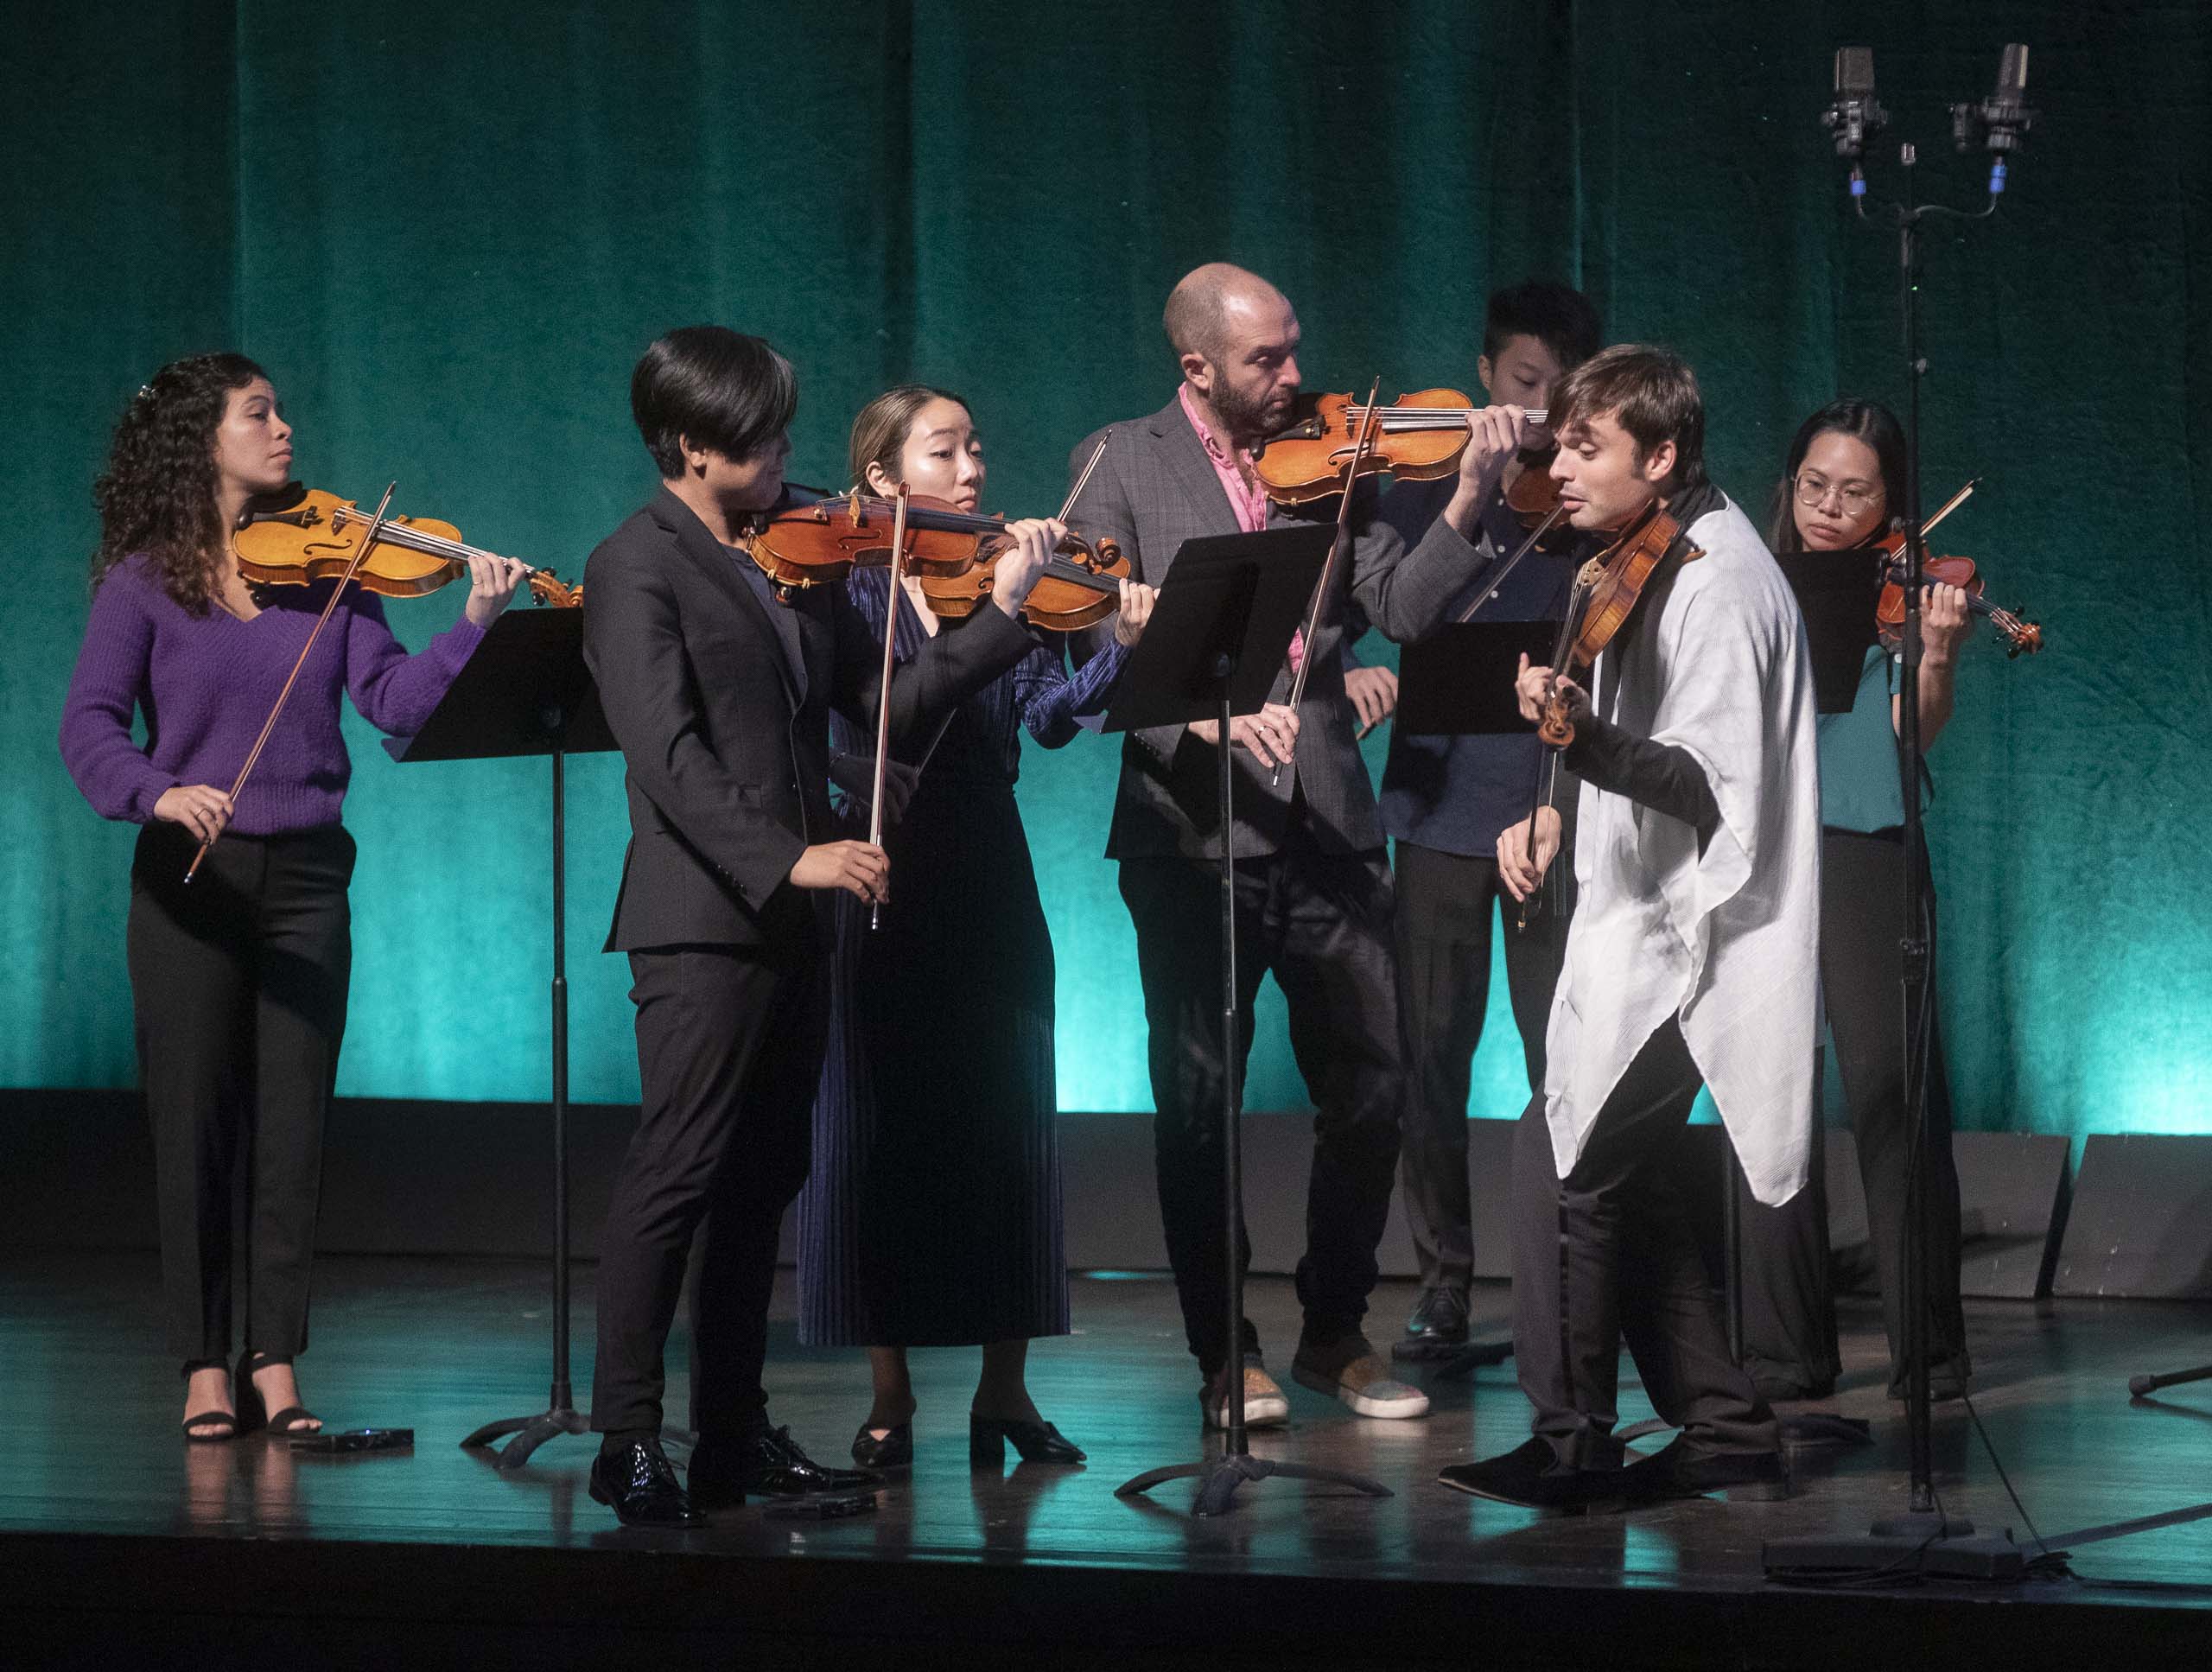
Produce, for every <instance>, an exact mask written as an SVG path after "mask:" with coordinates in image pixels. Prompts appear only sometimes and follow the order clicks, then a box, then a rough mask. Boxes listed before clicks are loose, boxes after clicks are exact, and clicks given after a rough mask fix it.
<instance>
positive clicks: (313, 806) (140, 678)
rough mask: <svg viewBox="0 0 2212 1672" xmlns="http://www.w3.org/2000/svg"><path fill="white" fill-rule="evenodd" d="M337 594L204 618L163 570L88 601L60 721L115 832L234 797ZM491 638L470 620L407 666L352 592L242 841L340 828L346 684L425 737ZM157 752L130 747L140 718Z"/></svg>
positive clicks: (65, 745)
mask: <svg viewBox="0 0 2212 1672" xmlns="http://www.w3.org/2000/svg"><path fill="white" fill-rule="evenodd" d="M329 596H330V583H329V582H317V583H315V584H314V585H311V586H304V587H284V588H279V589H277V595H276V601H275V602H274V603H273V604H272V605H270V607H268V608H265V609H264V610H263V611H262V612H261V613H260V614H259V615H257V616H256V617H255V618H254V619H253V620H251V621H241V620H238V618H237V617H236V616H234V615H232V614H230V613H228V612H226V611H225V610H222V609H219V608H211V609H210V610H209V611H208V612H207V614H206V615H204V616H194V615H189V614H188V613H185V611H184V610H182V609H181V608H180V607H178V606H177V604H176V602H175V600H173V599H172V598H170V596H169V595H168V593H167V592H165V591H163V590H162V585H161V582H159V581H158V580H157V579H156V578H155V575H154V572H153V569H152V567H151V565H149V563H146V561H145V560H144V559H143V558H140V557H131V558H128V559H126V560H125V561H124V562H123V563H118V564H117V565H116V566H115V568H114V569H111V570H110V571H109V572H108V575H107V578H106V579H105V581H104V582H101V584H100V588H99V592H98V593H97V594H94V596H93V599H92V620H90V622H89V623H87V624H86V628H85V645H84V648H83V649H82V650H81V651H79V652H78V655H77V671H76V672H75V674H74V675H73V676H72V677H71V678H70V681H69V696H68V700H67V702H66V703H64V705H63V707H62V710H61V759H62V762H63V764H64V765H66V766H67V767H68V768H69V775H70V776H71V777H72V778H73V779H76V780H77V787H78V788H79V790H81V791H84V793H85V799H86V800H87V801H89V802H91V803H92V809H93V811H96V812H98V813H99V815H100V816H101V817H103V818H123V819H130V820H131V821H133V822H135V823H140V824H143V823H148V822H149V820H151V819H152V817H154V803H155V802H156V801H157V800H159V799H160V798H161V797H162V792H163V791H166V790H169V789H173V788H175V786H176V785H180V784H212V785H214V786H215V787H216V788H217V789H219V790H227V789H229V788H230V787H231V785H232V781H233V780H234V779H236V778H237V777H238V768H239V767H240V766H243V765H245V758H246V753H247V752H248V751H249V750H251V748H252V747H253V740H254V739H255V738H256V737H257V736H259V735H260V734H261V727H262V723H263V722H264V721H265V720H267V719H268V717H269V709H270V705H271V704H273V703H274V702H276V700H277V692H278V691H280V690H283V686H284V677H285V676H286V675H287V674H289V672H290V671H291V670H292V664H293V662H294V661H296V659H297V658H298V657H299V653H300V647H301V646H302V645H304V644H306V643H307V641H308V632H309V631H310V630H311V629H312V628H313V627H314V626H315V617H316V616H317V615H318V614H319V613H321V610H322V607H323V604H324V602H325V601H327V599H328V598H329ZM483 637H484V633H483V629H482V628H480V627H477V626H472V625H471V624H470V623H469V621H468V620H467V618H466V617H463V618H462V619H461V620H458V621H456V622H454V624H453V626H450V627H448V628H447V629H446V630H445V631H444V632H443V633H440V634H439V635H438V636H437V637H436V638H435V639H432V640H431V641H430V643H429V646H428V647H427V648H425V649H424V650H423V652H422V653H421V654H420V655H417V656H410V655H409V654H408V653H407V652H406V651H405V650H404V648H403V647H402V646H401V645H400V643H399V641H398V640H397V639H394V638H393V637H392V636H391V628H390V627H389V626H386V625H385V619H384V603H383V601H382V600H381V599H379V598H378V597H377V595H376V594H373V593H368V592H363V591H361V590H360V589H359V588H348V589H347V596H346V600H345V601H343V602H341V603H340V605H339V607H338V608H337V610H336V611H335V612H334V613H333V614H332V616H331V618H330V624H329V626H326V627H325V628H324V629H323V630H322V636H321V638H320V639H316V640H315V654H314V655H313V656H312V657H310V658H308V664H307V666H305V667H304V668H302V669H301V671H300V683H299V684H298V685H297V686H296V687H295V688H294V689H293V691H292V697H291V701H289V702H287V703H286V704H285V705H284V712H283V715H282V717H280V718H279V719H278V720H277V729H276V730H275V731H274V732H272V733H270V738H269V746H268V747H266V748H264V750H263V751H262V752H261V759H260V760H259V761H258V762H257V764H256V765H255V766H254V769H253V776H252V777H251V778H250V779H247V780H246V785H245V791H244V792H243V793H241V794H240V795H239V797H238V810H237V812H236V815H235V817H233V819H232V823H231V826H230V828H231V829H232V830H236V831H237V832H238V833H239V834H240V835H242V836H275V835H278V834H280V833H282V832H283V831H286V830H313V829H315V827H316V826H317V825H321V824H334V823H337V822H338V812H339V808H340V805H341V804H343V803H344V801H345V799H346V780H347V779H350V778H351V777H352V776H353V762H352V761H351V760H348V759H347V757H346V742H345V739H344V737H343V736H342V735H341V734H340V731H339V728H338V693H339V690H340V687H341V686H342V687H343V688H344V689H345V690H346V691H347V692H348V693H349V694H350V695H351V696H352V697H353V706H354V707H355V708H356V709H359V710H360V712H361V715H362V716H363V717H364V718H365V719H366V720H367V721H368V722H369V723H370V724H371V725H372V726H374V727H376V728H378V730H379V731H382V732H385V733H388V734H391V735H393V736H397V737H404V736H406V735H408V734H411V733H413V732H416V731H417V730H419V729H421V728H422V725H423V722H424V721H426V720H428V719H429V717H430V711H431V710H432V709H435V708H436V707H437V705H438V699H439V698H440V697H441V696H444V695H445V690H446V687H447V686H448V685H449V684H451V683H453V679H454V675H455V674H457V673H459V672H460V671H461V666H462V664H464V663H466V662H467V660H468V658H469V653H470V652H472V651H474V649H475V648H476V645H477V641H478V640H480V639H482V638H483ZM134 707H135V708H140V709H144V710H145V714H146V745H145V747H143V748H141V747H139V746H138V745H137V743H136V742H134V741H131V736H130V714H131V709H133V708H134Z"/></svg>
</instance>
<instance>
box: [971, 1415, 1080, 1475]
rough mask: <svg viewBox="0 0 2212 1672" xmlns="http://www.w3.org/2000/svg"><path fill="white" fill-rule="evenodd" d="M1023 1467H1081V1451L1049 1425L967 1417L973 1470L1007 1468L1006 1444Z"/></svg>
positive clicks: (973, 1416)
mask: <svg viewBox="0 0 2212 1672" xmlns="http://www.w3.org/2000/svg"><path fill="white" fill-rule="evenodd" d="M1008 1440H1012V1441H1013V1442H1014V1450H1015V1451H1017V1452H1019V1453H1020V1454H1021V1460H1022V1461H1023V1462H1024V1463H1080V1462H1082V1461H1083V1460H1084V1454H1083V1451H1082V1449H1081V1448H1080V1447H1079V1446H1077V1445H1076V1444H1075V1442H1074V1441H1073V1440H1070V1439H1069V1438H1068V1437H1067V1436H1066V1435H1065V1434H1062V1433H1061V1432H1060V1431H1059V1430H1058V1428H1055V1427H1053V1426H1052V1424H1051V1423H1049V1422H1027V1421H1021V1420H1020V1419H1019V1418H1008V1417H997V1416H978V1415H976V1414H975V1412H973V1411H970V1412H969V1413H968V1465H969V1467H970V1468H974V1469H997V1468H1002V1467H1004V1466H1005V1464H1006V1445H1007V1441H1008Z"/></svg>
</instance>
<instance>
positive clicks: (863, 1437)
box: [853, 1422, 914, 1471]
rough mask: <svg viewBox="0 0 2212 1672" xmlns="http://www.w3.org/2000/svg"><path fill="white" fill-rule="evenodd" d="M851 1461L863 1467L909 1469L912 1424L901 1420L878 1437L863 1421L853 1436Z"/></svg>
mask: <svg viewBox="0 0 2212 1672" xmlns="http://www.w3.org/2000/svg"><path fill="white" fill-rule="evenodd" d="M853 1461H854V1462H855V1463H857V1464H859V1465H861V1468H863V1469H872V1470H876V1471H881V1470H885V1469H911V1468H912V1467H913V1466H914V1425H913V1424H912V1423H911V1422H901V1423H900V1424H899V1426H898V1427H895V1428H893V1429H892V1430H891V1431H890V1432H889V1433H888V1434H885V1435H884V1436H883V1437H882V1438H881V1439H880V1440H879V1439H878V1438H877V1437H876V1436H875V1434H874V1433H873V1432H872V1431H871V1430H870V1429H869V1427H868V1424H867V1423H865V1422H863V1423H861V1431H860V1432H859V1433H858V1434H855V1435H854V1436H853Z"/></svg>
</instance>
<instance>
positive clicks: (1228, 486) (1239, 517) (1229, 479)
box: [1175, 383, 1268, 534]
mask: <svg viewBox="0 0 2212 1672" xmlns="http://www.w3.org/2000/svg"><path fill="white" fill-rule="evenodd" d="M1175 397H1176V398H1177V399H1178V400H1179V401H1181V402H1182V404H1183V416H1185V417H1186V418H1188V419H1189V420H1190V421H1191V428H1192V429H1195V430H1197V431H1198V440H1199V441H1200V442H1202V443H1204V444H1205V449H1206V457H1207V458H1208V459H1209V460H1211V461H1212V463H1213V471H1214V474H1215V475H1217V476H1218V477H1220V478H1221V488H1222V492H1223V493H1226V494H1228V495H1229V505H1230V510H1232V511H1234V512H1236V525H1237V526H1238V527H1239V528H1241V529H1243V531H1245V532H1246V533H1247V534H1257V533H1259V532H1260V531H1262V529H1264V528H1266V527H1267V525H1268V495H1267V491H1266V490H1265V489H1264V488H1262V486H1260V480H1259V478H1258V477H1257V476H1256V475H1255V476H1254V477H1253V478H1252V480H1249V482H1248V481H1247V480H1245V479H1244V473H1243V471H1241V470H1239V469H1238V468H1237V467H1236V460H1234V459H1232V458H1230V456H1229V455H1228V454H1227V453H1226V452H1224V450H1223V448H1222V445H1221V443H1220V442H1217V441H1216V440H1215V439H1214V434H1213V431H1212V430H1211V429H1207V428H1206V421H1205V419H1204V418H1202V417H1200V416H1198V403H1197V402H1196V401H1194V400H1192V398H1191V385H1188V384H1187V383H1184V384H1178V385H1175ZM1247 456H1248V457H1249V456H1255V455H1247Z"/></svg>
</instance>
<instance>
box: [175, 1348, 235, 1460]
mask: <svg viewBox="0 0 2212 1672" xmlns="http://www.w3.org/2000/svg"><path fill="white" fill-rule="evenodd" d="M228 1368H229V1366H228V1365H227V1364H226V1363H225V1362H224V1361H223V1360H222V1359H219V1358H196V1359H194V1360H192V1361H191V1362H190V1363H188V1364H186V1365H185V1367H184V1379H185V1382H186V1383H188V1384H189V1383H190V1382H191V1381H192V1378H193V1377H194V1376H196V1375H197V1374H199V1373H200V1371H201V1370H227V1369H228ZM236 1399H237V1395H236V1394H235V1393H233V1394H232V1400H233V1401H235V1400H236ZM184 1437H185V1439H186V1440H189V1441H190V1442H191V1443H192V1444H193V1445H194V1446H208V1445H213V1443H214V1442H216V1441H217V1440H236V1439H237V1438H238V1415H237V1414H236V1413H235V1412H232V1411H226V1410H220V1409H218V1410H213V1411H202V1412H200V1415H197V1416H188V1417H187V1418H185V1419H184Z"/></svg>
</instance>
